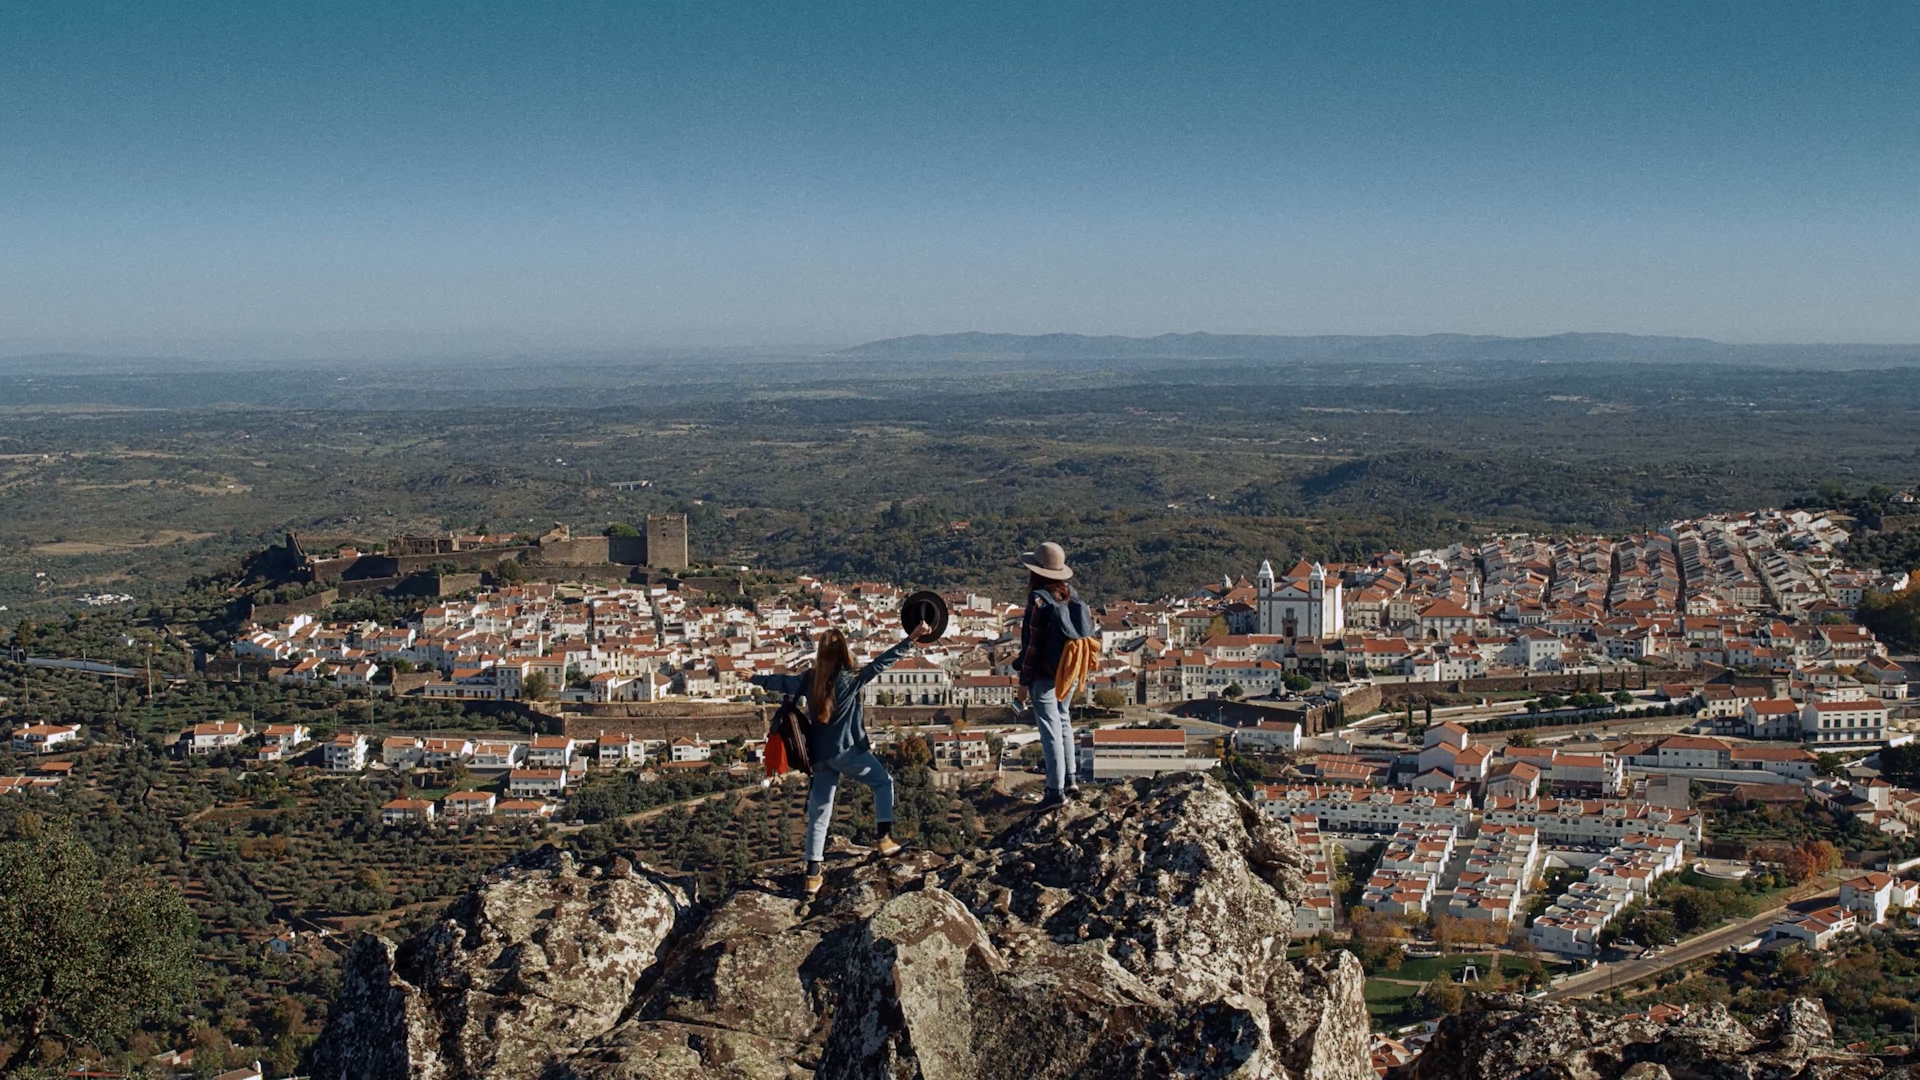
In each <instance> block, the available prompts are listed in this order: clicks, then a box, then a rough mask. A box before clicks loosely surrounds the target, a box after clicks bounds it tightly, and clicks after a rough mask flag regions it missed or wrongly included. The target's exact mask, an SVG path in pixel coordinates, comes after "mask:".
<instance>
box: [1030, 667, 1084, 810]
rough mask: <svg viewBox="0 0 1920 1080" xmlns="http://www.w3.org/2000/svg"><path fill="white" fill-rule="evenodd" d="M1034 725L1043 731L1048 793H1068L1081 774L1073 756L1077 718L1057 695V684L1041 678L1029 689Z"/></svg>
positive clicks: (1042, 742) (1034, 681)
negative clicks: (1074, 720)
mask: <svg viewBox="0 0 1920 1080" xmlns="http://www.w3.org/2000/svg"><path fill="white" fill-rule="evenodd" d="M1027 694H1028V696H1029V698H1030V700H1032V702H1033V723H1034V726H1036V727H1038V728H1039V729H1040V756H1041V758H1042V759H1043V760H1044V761H1045V762H1046V768H1047V793H1048V794H1053V793H1054V792H1057V791H1064V790H1066V786H1067V785H1068V784H1069V783H1071V782H1072V781H1073V776H1074V773H1075V772H1077V771H1078V769H1077V765H1078V763H1077V762H1076V761H1075V760H1074V754H1073V717H1072V716H1070V715H1068V713H1067V703H1066V702H1064V701H1061V700H1060V699H1059V698H1058V697H1057V696H1055V695H1054V692H1053V680H1052V679H1047V678H1039V679H1035V680H1033V685H1032V686H1029V687H1028V688H1027Z"/></svg>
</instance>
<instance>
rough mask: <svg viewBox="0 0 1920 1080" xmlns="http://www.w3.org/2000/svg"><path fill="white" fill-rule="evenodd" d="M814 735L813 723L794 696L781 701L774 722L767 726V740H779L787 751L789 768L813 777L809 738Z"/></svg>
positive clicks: (783, 698)
mask: <svg viewBox="0 0 1920 1080" xmlns="http://www.w3.org/2000/svg"><path fill="white" fill-rule="evenodd" d="M812 734H813V721H812V720H811V719H810V718H808V716H807V710H805V709H803V708H801V707H800V704H799V702H797V701H795V700H794V697H793V695H792V694H788V695H786V696H785V697H782V698H781V699H780V707H779V708H778V709H776V710H774V713H773V720H772V722H771V723H769V724H768V725H767V738H769V739H779V740H780V742H781V744H782V745H783V746H784V747H785V748H786V751H787V767H788V768H790V769H794V770H796V771H798V772H803V773H806V774H807V775H808V776H812V775H813V758H812V756H811V755H809V754H808V753H807V738H808V737H809V736H810V735H812Z"/></svg>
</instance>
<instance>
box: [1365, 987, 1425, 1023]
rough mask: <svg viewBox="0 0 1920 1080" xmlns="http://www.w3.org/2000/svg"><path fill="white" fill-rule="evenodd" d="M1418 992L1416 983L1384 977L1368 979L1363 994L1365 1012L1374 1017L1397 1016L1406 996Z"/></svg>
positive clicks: (1418, 988) (1411, 995)
mask: <svg viewBox="0 0 1920 1080" xmlns="http://www.w3.org/2000/svg"><path fill="white" fill-rule="evenodd" d="M1419 992H1420V985H1419V984H1417V983H1399V982H1388V981H1386V980H1385V979H1368V980H1367V985H1366V990H1365V996H1366V999H1367V1012H1368V1013H1369V1014H1371V1015H1372V1016H1373V1017H1375V1018H1376V1019H1378V1018H1382V1017H1389V1016H1395V1017H1397V1016H1399V1015H1400V1010H1401V1007H1402V1006H1403V1005H1404V1004H1405V1003H1406V1001H1407V999H1408V998H1411V997H1413V995H1415V994H1417V993H1419Z"/></svg>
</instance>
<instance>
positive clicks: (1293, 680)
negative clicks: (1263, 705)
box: [1280, 673, 1411, 708]
mask: <svg viewBox="0 0 1920 1080" xmlns="http://www.w3.org/2000/svg"><path fill="white" fill-rule="evenodd" d="M1280 685H1282V686H1284V687H1286V688H1287V689H1289V690H1291V691H1293V692H1294V693H1296V694H1298V693H1300V692H1301V691H1303V690H1311V689H1313V680H1312V679H1309V678H1307V677H1306V676H1305V675H1297V674H1292V673H1289V674H1287V675H1284V676H1281V679H1280ZM1409 708H1411V706H1409Z"/></svg>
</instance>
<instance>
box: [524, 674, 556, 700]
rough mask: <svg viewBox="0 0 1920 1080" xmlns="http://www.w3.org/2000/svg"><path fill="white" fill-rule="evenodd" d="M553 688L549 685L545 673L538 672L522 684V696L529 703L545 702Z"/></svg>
mask: <svg viewBox="0 0 1920 1080" xmlns="http://www.w3.org/2000/svg"><path fill="white" fill-rule="evenodd" d="M552 690H553V687H552V686H551V685H549V684H548V683H547V676H546V673H545V672H541V671H536V672H534V673H533V674H531V675H529V676H527V677H526V679H524V680H523V681H522V682H521V683H520V696H521V697H523V698H526V699H527V700H528V701H544V700H545V699H546V696H547V694H548V693H550V692H551V691H552Z"/></svg>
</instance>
